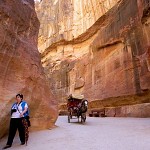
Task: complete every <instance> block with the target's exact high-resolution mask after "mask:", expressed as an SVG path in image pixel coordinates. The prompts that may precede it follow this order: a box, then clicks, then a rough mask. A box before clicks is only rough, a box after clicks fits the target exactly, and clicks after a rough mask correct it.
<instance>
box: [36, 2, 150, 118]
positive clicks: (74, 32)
mask: <svg viewBox="0 0 150 150" xmlns="http://www.w3.org/2000/svg"><path fill="white" fill-rule="evenodd" d="M49 6H50V7H49ZM43 8H46V9H45V11H44V12H43V11H40V10H42V9H43ZM106 8H107V9H106ZM149 9H150V1H149V0H132V1H131V0H120V1H117V0H113V1H112V0H111V1H110V0H104V1H99V0H95V1H84V0H83V1H82V2H81V1H69V0H68V1H67V0H65V1H63V0H55V1H48V0H45V1H42V2H41V3H40V4H38V5H37V12H38V17H39V19H40V22H41V27H40V34H39V47H40V52H41V53H42V62H43V66H44V68H45V73H47V74H48V76H49V79H50V81H51V89H52V90H53V93H55V94H56V95H57V98H58V99H59V103H60V104H62V105H63V104H64V103H65V102H66V100H65V98H66V96H67V95H68V94H70V93H81V94H84V95H85V98H87V99H88V100H89V101H90V108H91V109H92V108H101V107H105V108H107V107H119V106H124V105H132V106H133V104H141V105H142V104H143V103H149V102H150V97H149V94H150V40H149V39H150V12H149ZM46 11H47V12H49V13H45V12H46ZM47 23H48V24H47ZM45 24H47V25H46V26H45ZM43 33H44V34H43ZM136 98H137V99H136ZM103 103H104V104H105V105H103ZM143 105H144V104H143ZM132 106H131V107H132ZM60 108H64V106H62V107H61V106H60ZM123 116H124V115H123ZM137 116H138V115H137ZM144 116H146V115H144ZM147 116H148V114H147ZM141 117H142V113H141Z"/></svg>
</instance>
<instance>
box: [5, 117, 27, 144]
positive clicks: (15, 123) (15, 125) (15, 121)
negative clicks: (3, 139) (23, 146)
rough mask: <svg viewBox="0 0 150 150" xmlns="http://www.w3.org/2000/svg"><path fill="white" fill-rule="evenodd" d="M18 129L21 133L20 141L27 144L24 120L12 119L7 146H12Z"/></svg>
mask: <svg viewBox="0 0 150 150" xmlns="http://www.w3.org/2000/svg"><path fill="white" fill-rule="evenodd" d="M17 129H18V131H19V137H20V141H21V142H25V131H24V126H23V124H22V119H21V118H11V120H10V126H9V136H8V141H7V145H12V143H13V140H14V137H15V134H16V131H17Z"/></svg>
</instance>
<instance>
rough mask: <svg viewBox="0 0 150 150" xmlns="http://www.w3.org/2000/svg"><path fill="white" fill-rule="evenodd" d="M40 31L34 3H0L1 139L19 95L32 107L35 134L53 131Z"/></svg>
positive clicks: (54, 113)
mask: <svg viewBox="0 0 150 150" xmlns="http://www.w3.org/2000/svg"><path fill="white" fill-rule="evenodd" d="M38 29H39V21H38V19H37V16H36V13H35V10H34V1H33V0H19V1H18V0H17V1H16V0H7V1H6V0H1V1H0V110H1V113H0V138H1V137H2V136H4V134H6V132H7V131H8V126H9V119H10V108H11V105H12V103H14V102H15V101H16V100H15V95H16V94H17V93H22V94H23V95H24V99H25V100H26V101H27V102H28V104H29V108H30V117H31V124H32V127H31V128H32V129H33V130H35V129H43V128H49V127H52V126H53V125H54V123H55V121H56V119H57V103H56V101H55V98H54V96H53V95H52V94H51V92H50V88H49V84H48V82H47V80H46V77H45V74H44V71H43V68H42V65H41V60H40V55H39V52H38V49H37V37H38Z"/></svg>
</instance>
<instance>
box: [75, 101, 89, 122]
mask: <svg viewBox="0 0 150 150" xmlns="http://www.w3.org/2000/svg"><path fill="white" fill-rule="evenodd" d="M87 109H88V101H87V100H86V99H83V100H82V101H81V103H80V104H79V106H78V109H77V117H78V122H79V117H80V116H81V122H85V120H86V112H87Z"/></svg>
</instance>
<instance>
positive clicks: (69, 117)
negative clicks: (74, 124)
mask: <svg viewBox="0 0 150 150" xmlns="http://www.w3.org/2000/svg"><path fill="white" fill-rule="evenodd" d="M70 119H71V116H70V115H68V123H70Z"/></svg>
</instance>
